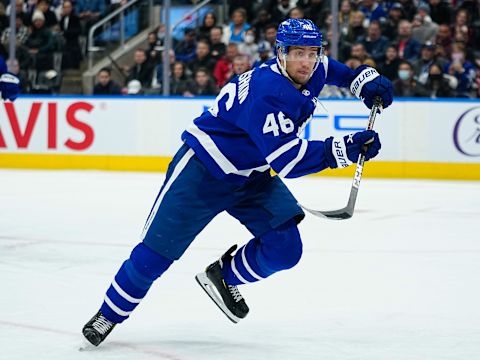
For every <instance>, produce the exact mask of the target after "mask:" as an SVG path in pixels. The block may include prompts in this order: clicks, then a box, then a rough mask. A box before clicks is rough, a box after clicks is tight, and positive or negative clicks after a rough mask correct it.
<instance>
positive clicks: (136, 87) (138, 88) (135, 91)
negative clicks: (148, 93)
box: [127, 79, 143, 95]
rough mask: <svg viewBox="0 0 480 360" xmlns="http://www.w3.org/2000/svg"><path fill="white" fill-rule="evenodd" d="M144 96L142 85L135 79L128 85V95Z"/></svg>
mask: <svg viewBox="0 0 480 360" xmlns="http://www.w3.org/2000/svg"><path fill="white" fill-rule="evenodd" d="M141 94H143V88H142V83H141V82H140V81H139V80H137V79H133V80H130V81H129V82H128V83H127V95H141Z"/></svg>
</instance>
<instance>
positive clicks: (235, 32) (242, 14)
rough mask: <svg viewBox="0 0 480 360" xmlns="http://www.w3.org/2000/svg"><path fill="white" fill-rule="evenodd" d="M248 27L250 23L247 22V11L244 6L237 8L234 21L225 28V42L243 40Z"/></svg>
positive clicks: (233, 16)
mask: <svg viewBox="0 0 480 360" xmlns="http://www.w3.org/2000/svg"><path fill="white" fill-rule="evenodd" d="M248 29H250V24H248V23H247V11H246V10H245V9H243V8H238V9H235V11H234V12H233V13H232V21H231V22H230V24H228V25H227V26H226V27H225V28H224V29H223V42H224V43H226V44H230V43H236V44H238V43H241V42H243V40H244V38H245V32H246V31H247V30H248Z"/></svg>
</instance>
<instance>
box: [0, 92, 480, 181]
mask: <svg viewBox="0 0 480 360" xmlns="http://www.w3.org/2000/svg"><path fill="white" fill-rule="evenodd" d="M212 103H213V99H212V98H195V99H187V98H159V97H121V98H113V97H43V98H38V97H36V98H34V97H25V98H21V99H19V100H17V101H16V102H15V103H13V104H12V103H3V104H1V105H0V167H3V168H39V169H104V170H128V171H166V168H167V165H168V162H169V161H170V159H171V157H172V155H173V154H174V153H175V151H176V149H177V148H178V147H179V145H180V144H181V140H180V135H181V133H182V131H183V130H184V129H185V128H186V127H187V126H188V125H189V123H190V122H191V121H192V120H193V119H194V118H195V117H197V116H198V115H199V114H201V112H202V111H204V110H205V109H208V107H209V106H211V105H212ZM322 104H323V106H321V105H319V106H317V109H316V113H315V116H314V117H313V119H312V120H311V121H310V122H309V124H308V125H307V126H306V128H305V131H304V134H303V136H304V137H305V138H308V139H323V138H325V137H327V136H330V135H334V136H343V135H346V134H348V133H351V132H355V131H358V130H361V129H363V128H364V127H365V126H366V123H367V119H368V113H369V112H368V109H366V108H365V106H364V105H363V104H362V103H361V102H360V101H358V100H352V99H349V100H322ZM375 129H376V130H377V131H379V132H380V134H381V140H382V144H383V146H382V150H381V153H380V156H379V157H378V160H376V161H374V162H371V163H368V165H367V166H366V170H365V175H366V176H369V177H384V178H431V179H471V180H480V101H477V100H463V101H462V100H460V101H459V100H456V101H450V100H448V101H447V100H422V101H419V100H413V99H405V100H404V99H402V100H397V101H396V102H395V103H394V104H393V105H392V106H391V107H390V108H388V109H387V110H386V111H385V112H384V113H382V114H381V115H379V116H378V117H377V121H376V123H375ZM352 172H353V168H351V169H345V170H335V171H326V172H322V175H324V176H325V175H326V176H351V174H352Z"/></svg>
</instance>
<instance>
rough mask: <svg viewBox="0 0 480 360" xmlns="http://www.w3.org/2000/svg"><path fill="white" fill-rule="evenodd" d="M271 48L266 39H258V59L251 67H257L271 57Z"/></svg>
mask: <svg viewBox="0 0 480 360" xmlns="http://www.w3.org/2000/svg"><path fill="white" fill-rule="evenodd" d="M271 49H272V48H271V47H270V43H269V42H268V41H265V40H264V41H260V43H259V44H258V60H257V61H255V62H254V63H253V65H252V68H256V67H259V66H260V65H262V64H264V63H265V62H267V61H268V60H269V59H271V58H272V56H273V54H272V51H271Z"/></svg>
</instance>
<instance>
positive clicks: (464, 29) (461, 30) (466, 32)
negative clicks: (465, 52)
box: [452, 9, 475, 45]
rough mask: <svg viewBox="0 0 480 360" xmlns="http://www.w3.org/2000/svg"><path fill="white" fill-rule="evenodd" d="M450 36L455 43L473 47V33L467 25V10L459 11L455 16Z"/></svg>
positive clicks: (471, 28)
mask: <svg viewBox="0 0 480 360" xmlns="http://www.w3.org/2000/svg"><path fill="white" fill-rule="evenodd" d="M452 35H453V39H454V40H455V41H462V42H464V43H466V44H467V45H474V39H475V32H474V29H473V27H472V26H470V24H469V14H468V12H467V10H465V9H460V10H458V11H457V14H456V16H455V23H454V24H453V26H452Z"/></svg>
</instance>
